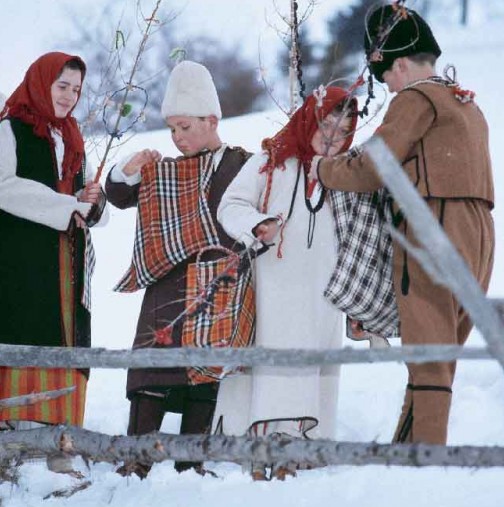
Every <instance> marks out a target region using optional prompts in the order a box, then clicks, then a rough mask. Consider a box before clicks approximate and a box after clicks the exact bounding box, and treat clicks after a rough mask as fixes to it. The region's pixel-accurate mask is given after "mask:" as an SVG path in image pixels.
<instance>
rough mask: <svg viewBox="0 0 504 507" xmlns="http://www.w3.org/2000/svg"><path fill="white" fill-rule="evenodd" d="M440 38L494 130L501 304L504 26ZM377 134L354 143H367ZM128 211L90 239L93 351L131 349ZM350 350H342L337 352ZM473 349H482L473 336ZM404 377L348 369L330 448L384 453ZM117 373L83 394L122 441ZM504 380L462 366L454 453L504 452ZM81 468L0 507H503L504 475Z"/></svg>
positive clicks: (27, 488)
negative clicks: (279, 477)
mask: <svg viewBox="0 0 504 507" xmlns="http://www.w3.org/2000/svg"><path fill="white" fill-rule="evenodd" d="M438 33H440V35H439V40H440V43H441V46H442V47H444V48H445V52H444V55H443V56H442V58H441V62H440V66H439V69H438V70H439V71H441V70H442V68H443V66H444V64H446V63H448V62H455V63H457V68H458V77H459V80H460V82H461V84H462V86H463V87H466V88H470V89H472V90H475V91H476V92H477V99H478V103H479V104H480V107H481V108H482V110H483V111H484V113H485V114H486V116H487V119H488V122H489V124H490V131H491V151H492V157H493V163H494V175H495V184H496V194H497V206H496V209H495V222H496V231H497V244H498V245H497V255H496V264H495V271H494V277H493V279H492V283H491V289H490V294H491V296H492V297H501V298H503V297H504V235H503V234H502V231H503V230H504V210H503V205H502V202H503V201H504V176H503V172H502V170H501V168H502V166H503V164H504V146H503V144H502V141H501V140H502V139H504V126H503V125H502V121H501V118H502V116H503V113H504V107H503V105H502V99H501V95H502V92H501V90H499V89H498V88H497V83H498V81H499V80H500V79H499V78H501V77H502V69H501V67H500V63H501V62H502V61H503V59H504V30H502V24H501V23H500V24H499V23H495V24H493V25H492V24H487V25H486V26H485V27H482V28H480V29H474V28H473V29H466V30H459V31H450V33H443V32H442V30H441V31H438ZM284 120H285V118H283V115H282V114H281V113H277V112H272V113H258V114H253V115H249V116H245V117H241V118H234V119H230V120H224V121H223V122H222V123H221V126H220V132H221V134H222V139H223V140H225V141H227V142H229V143H230V144H241V145H243V146H244V147H246V148H247V149H249V150H257V149H258V148H259V144H260V140H261V139H262V137H264V136H266V135H269V134H271V133H273V132H275V131H276V130H278V128H279V126H280V123H279V122H282V121H284ZM375 127H376V124H370V125H368V126H367V127H366V128H365V129H363V130H362V131H361V132H359V138H365V137H366V136H367V135H369V132H371V131H372V130H373V129H374V128H375ZM140 147H151V148H157V149H159V150H160V151H161V152H163V153H166V154H175V150H174V148H173V145H172V143H171V140H170V138H169V133H168V132H167V131H160V132H153V133H149V134H144V135H141V136H137V137H136V138H134V139H133V140H131V141H130V142H129V143H128V144H127V146H125V147H124V149H123V152H124V154H126V153H127V152H129V151H134V150H136V149H138V148H140ZM134 215H135V214H134V212H130V211H119V210H115V209H114V210H112V216H111V221H110V223H109V225H108V226H107V227H106V228H104V229H101V230H99V229H96V230H94V231H93V236H94V240H95V244H96V249H97V256H98V264H97V270H96V273H95V279H94V312H93V344H94V346H96V347H107V348H115V349H120V348H129V347H130V345H131V342H132V339H133V335H134V330H135V325H136V319H137V315H138V311H139V304H140V301H141V296H142V294H132V295H126V294H116V293H113V292H112V290H111V289H112V287H113V285H114V283H115V282H116V281H117V280H118V279H119V278H120V276H121V274H122V273H123V272H124V270H125V269H126V267H127V265H128V263H129V260H130V256H131V249H132V239H133V233H134V219H135V216H134ZM345 344H346V345H348V346H351V345H353V344H352V343H350V342H348V341H347V342H346V343H345ZM469 344H470V345H482V344H483V342H482V339H481V338H480V337H479V336H478V334H477V332H474V333H473V335H472V336H471V338H470V342H469ZM404 384H405V367H404V366H403V365H396V364H388V363H387V364H384V365H352V366H345V367H344V368H343V373H342V382H341V387H340V389H341V392H340V420H339V426H338V438H339V439H341V440H348V441H371V440H377V441H378V442H383V443H386V442H389V441H390V438H391V435H392V432H393V429H394V425H395V422H396V418H397V415H398V413H399V409H400V403H401V400H402V392H403V387H404ZM124 386H125V372H124V371H115V370H94V371H93V372H92V375H91V380H90V383H89V393H88V404H87V412H86V421H85V426H86V427H87V428H89V429H92V430H97V431H102V432H105V433H109V434H114V433H115V434H119V433H122V434H124V433H125V431H126V425H127V418H128V409H129V407H128V405H129V404H128V402H127V400H126V399H125V397H124ZM503 399H504V372H503V371H502V369H501V368H500V367H499V366H498V365H497V364H496V362H494V361H466V362H460V363H459V368H458V372H457V378H456V382H455V388H454V397H453V409H452V414H451V419H450V437H449V443H450V444H454V445H455V444H474V445H500V446H503V445H504V404H503V403H502V400H503ZM165 419H166V420H165V423H164V426H163V429H164V430H165V431H169V432H177V431H178V423H179V421H178V419H177V418H176V417H173V416H172V417H166V418H165ZM78 465H79V467H80V469H81V470H82V471H83V472H84V473H85V474H86V475H87V476H89V477H90V478H91V480H92V481H93V485H92V487H90V488H88V489H87V490H85V491H83V492H80V493H78V494H76V495H74V496H73V497H72V498H70V499H66V500H65V499H50V500H46V501H43V500H42V498H43V497H44V495H46V494H47V493H48V492H50V491H52V490H53V489H55V488H56V487H62V486H63V485H68V484H70V483H72V481H73V479H70V478H68V477H61V476H58V475H56V474H53V473H51V472H49V471H47V470H46V469H45V466H44V465H42V464H40V463H30V464H26V465H23V466H22V467H21V469H20V472H21V479H20V484H19V486H18V487H14V488H12V487H10V486H9V485H7V484H2V485H0V498H1V500H2V501H1V505H2V506H5V507H21V506H23V507H25V506H38V505H46V506H51V505H65V506H72V507H84V506H101V505H110V506H116V507H119V506H120V507H129V506H131V507H133V506H134V507H140V506H144V505H145V506H147V505H148V506H149V507H167V506H170V507H175V506H181V507H182V506H183V507H188V506H195V505H202V504H204V505H206V506H208V507H222V506H226V507H233V506H238V505H239V506H242V507H257V506H258V505H264V506H268V507H269V506H282V505H291V506H293V507H301V506H310V507H311V506H313V505H337V506H359V507H366V506H373V507H382V506H387V507H399V506H404V505H408V506H409V507H427V506H429V507H432V506H436V507H437V506H440V507H451V506H453V507H455V506H456V507H466V506H467V507H469V506H470V507H474V506H478V507H495V506H499V505H502V502H503V499H504V493H503V492H502V477H503V474H504V471H503V470H502V469H488V470H457V469H453V468H449V469H443V468H424V469H413V468H409V469H408V468H398V467H388V468H387V467H381V466H368V467H361V468H352V467H328V468H326V469H321V470H312V471H304V472H300V473H299V476H298V477H297V478H296V479H291V480H287V481H286V482H285V483H281V482H271V483H253V482H252V481H251V480H250V478H249V477H248V476H247V475H243V474H242V473H241V470H240V468H239V467H238V466H236V465H231V464H210V467H211V468H213V469H214V470H215V471H216V472H217V473H218V475H219V477H220V478H219V479H214V478H211V477H208V476H207V477H200V476H198V475H196V474H195V473H194V472H186V473H183V474H181V475H179V474H177V473H176V472H175V471H174V470H173V468H172V463H171V462H165V463H162V464H159V465H155V466H154V468H153V470H152V472H151V474H150V475H149V477H148V478H147V479H146V480H144V481H140V480H138V479H137V478H136V477H132V478H130V479H124V478H122V477H120V476H118V475H117V474H115V473H114V467H113V466H111V465H107V464H97V465H92V466H91V469H90V470H87V469H86V468H85V466H84V465H83V463H81V462H78Z"/></svg>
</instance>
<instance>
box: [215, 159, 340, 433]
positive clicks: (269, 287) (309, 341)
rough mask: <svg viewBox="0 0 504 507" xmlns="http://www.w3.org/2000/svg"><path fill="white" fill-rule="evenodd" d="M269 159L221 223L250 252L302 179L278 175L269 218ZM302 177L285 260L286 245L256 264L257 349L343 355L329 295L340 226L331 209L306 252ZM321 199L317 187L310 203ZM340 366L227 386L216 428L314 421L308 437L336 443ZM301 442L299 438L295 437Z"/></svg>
mask: <svg viewBox="0 0 504 507" xmlns="http://www.w3.org/2000/svg"><path fill="white" fill-rule="evenodd" d="M265 162H266V156H265V155H264V154H258V155H255V156H253V157H252V158H251V159H250V160H249V161H248V162H247V163H246V164H245V166H244V167H243V168H242V169H241V171H240V172H239V173H238V175H237V177H236V178H235V179H234V180H233V182H232V183H231V185H230V186H229V187H228V189H227V191H226V192H225V194H224V196H223V199H222V201H221V204H220V206H219V210H218V220H219V221H220V222H221V224H222V226H223V227H224V229H225V230H226V232H227V233H228V234H229V235H230V236H232V237H234V238H236V239H237V240H239V241H243V242H244V243H246V244H247V245H251V244H252V243H253V242H254V237H253V234H252V232H251V231H252V229H253V228H254V227H255V226H256V225H257V224H258V223H260V222H262V221H263V220H265V219H267V218H272V217H275V216H278V215H280V214H281V215H282V216H283V218H284V219H285V218H287V216H288V213H289V209H290V207H291V202H292V197H293V194H294V189H295V185H296V177H297V174H298V162H297V159H294V158H291V159H288V160H287V161H286V164H285V166H286V167H285V170H282V169H276V170H275V171H274V175H273V183H272V188H271V194H270V197H269V203H268V214H266V215H265V214H263V213H261V212H260V211H259V209H261V205H262V202H263V199H264V192H265V190H266V175H265V174H264V173H260V172H259V169H260V168H261V167H262V166H263V165H264V163H265ZM304 195H305V189H304V176H303V174H302V173H301V176H300V179H299V184H298V187H297V194H296V197H295V200H294V204H293V208H292V214H291V217H290V219H289V220H288V221H287V224H286V226H285V228H284V231H283V235H284V240H283V244H282V258H279V257H278V255H277V254H278V244H279V241H280V238H279V237H277V238H275V239H274V242H275V246H273V247H272V248H270V249H269V250H268V251H267V252H266V253H265V254H262V255H260V256H259V257H258V258H257V259H256V262H255V282H256V286H255V288H256V304H257V335H256V345H257V346H258V347H265V348H266V347H267V348H280V349H281V348H295V349H323V348H339V347H341V343H342V331H343V329H342V314H341V312H340V311H339V310H337V309H336V308H335V307H334V306H332V305H331V304H330V303H329V302H328V301H327V300H326V299H325V298H324V296H323V291H324V289H325V287H326V285H327V282H328V280H329V278H330V276H331V273H332V271H333V269H334V266H335V262H336V244H335V236H334V224H333V217H332V214H331V210H330V208H329V204H328V202H327V201H326V202H324V204H323V206H322V208H321V209H320V211H318V212H317V213H316V223H315V231H314V236H313V243H312V245H311V247H310V248H308V231H309V220H310V213H309V210H308V208H307V206H306V204H305V198H304ZM319 197H320V188H317V189H316V191H315V193H314V197H313V198H312V201H313V202H314V204H315V203H316V202H317V201H318V199H319ZM338 383H339V366H338V365H331V366H323V367H310V368H299V367H295V368H274V367H255V368H253V370H252V372H251V374H244V375H240V376H234V377H229V378H226V379H224V380H223V381H222V382H221V386H220V390H219V396H218V401H217V408H216V412H215V417H214V429H215V426H216V424H217V423H218V421H219V420H220V419H221V416H222V419H221V421H222V430H223V432H224V433H225V434H230V435H242V434H244V433H245V432H246V430H247V429H248V428H249V426H250V425H251V424H252V423H253V422H255V421H259V420H265V419H274V418H299V417H311V418H315V419H317V420H318V422H319V424H318V426H317V427H315V428H314V429H313V430H311V431H310V433H309V434H308V436H311V437H322V438H334V437H335V430H336V407H337V400H338ZM297 436H299V435H297Z"/></svg>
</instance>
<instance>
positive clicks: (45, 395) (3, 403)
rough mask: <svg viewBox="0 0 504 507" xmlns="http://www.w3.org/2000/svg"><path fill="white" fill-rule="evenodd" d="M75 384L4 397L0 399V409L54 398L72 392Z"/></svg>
mask: <svg viewBox="0 0 504 507" xmlns="http://www.w3.org/2000/svg"><path fill="white" fill-rule="evenodd" d="M74 391H75V386H71V387H65V388H63V389H56V390H55V391H44V392H41V393H30V394H26V395H24V396H15V397H13V398H5V399H3V400H0V410H3V409H5V408H12V407H23V406H25V405H34V404H35V403H39V402H41V401H49V400H55V399H56V398H59V397H60V396H66V395H67V394H70V393H73V392H74Z"/></svg>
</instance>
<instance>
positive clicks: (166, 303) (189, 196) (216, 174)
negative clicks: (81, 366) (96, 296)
mask: <svg viewBox="0 0 504 507" xmlns="http://www.w3.org/2000/svg"><path fill="white" fill-rule="evenodd" d="M161 112H162V115H163V118H164V119H165V120H166V123H167V126H168V128H169V129H170V131H171V134H172V139H173V141H174V143H175V145H176V147H177V148H178V149H179V150H180V151H181V152H182V153H183V155H184V157H179V158H178V159H170V158H167V159H163V164H164V165H163V164H158V165H157V166H156V165H155V164H150V163H152V162H158V161H159V160H160V159H161V155H160V154H159V153H158V152H156V151H151V150H148V149H147V150H143V151H140V152H138V153H135V154H134V155H132V156H131V157H129V158H127V159H125V160H124V161H123V162H122V163H120V164H118V165H117V166H115V167H114V168H113V169H112V171H111V172H110V174H109V176H108V179H107V182H106V187H105V188H106V192H107V196H108V198H109V200H110V202H111V203H112V204H113V205H115V206H117V207H119V208H121V209H124V208H129V207H134V206H137V205H138V207H139V215H138V218H137V237H136V242H135V254H134V259H135V256H136V258H137V259H140V261H138V263H137V264H134V263H133V264H132V268H130V270H129V271H128V273H127V274H126V276H125V277H124V278H123V280H121V282H119V284H118V286H117V287H116V290H119V291H125V292H130V291H133V290H137V289H139V288H143V287H146V291H145V296H144V299H143V303H142V308H141V312H140V317H139V320H138V325H137V332H136V336H135V341H134V344H133V348H141V347H181V346H183V344H184V337H186V338H187V337H189V339H190V340H191V345H192V344H195V345H196V343H194V342H196V341H198V339H199V338H195V336H194V335H195V334H196V333H198V332H199V334H198V335H197V336H198V337H201V336H205V337H206V336H208V335H211V334H212V333H213V334H214V335H217V337H218V338H219V339H221V342H222V343H223V342H224V341H225V340H227V339H228V338H229V335H230V333H232V332H235V331H236V329H230V328H231V326H228V327H225V326H223V322H224V319H222V318H221V315H219V316H218V317H216V318H214V319H213V320H212V318H207V317H208V314H209V313H210V311H209V308H207V310H206V312H205V313H204V315H200V316H199V317H198V316H196V317H194V318H192V319H189V314H188V308H190V307H189V306H188V305H191V296H190V293H192V292H196V291H197V290H199V289H200V287H196V284H195V283H192V282H191V280H193V277H192V275H190V273H194V272H195V271H196V269H198V268H197V265H198V266H199V265H200V263H199V262H198V263H197V262H196V261H197V252H198V251H199V249H200V245H203V247H205V246H207V244H209V245H210V246H217V247H224V248H226V249H228V250H235V251H236V250H237V246H236V242H235V241H234V240H233V239H232V238H230V237H229V236H228V235H227V234H226V233H225V232H224V230H223V229H222V227H221V226H220V224H219V223H218V222H217V218H216V213H217V207H218V205H219V203H220V199H221V197H222V195H223V193H224V191H225V190H226V188H227V186H228V185H229V183H230V182H231V181H232V179H233V178H234V177H235V176H236V174H237V173H238V171H239V170H240V168H241V167H242V165H243V164H244V163H245V162H246V160H247V159H248V158H249V156H250V154H249V153H247V152H245V151H244V150H243V149H242V148H235V147H231V146H227V145H226V144H223V143H222V141H221V140H220V137H219V134H218V130H217V129H218V122H219V119H220V118H221V109H220V104H219V99H218V96H217V92H216V89H215V85H214V83H213V80H212V77H211V75H210V73H209V72H208V70H207V69H206V68H205V67H204V66H202V65H200V64H198V63H195V62H191V61H184V62H181V63H179V64H178V65H177V66H176V67H175V68H174V69H173V71H172V73H171V75H170V78H169V80H168V85H167V89H166V94H165V98H164V101H163V105H162V111H161ZM198 160H199V161H203V162H204V163H203V164H201V162H200V165H199V166H197V165H195V164H197V163H198ZM207 161H211V162H210V163H207ZM149 164H150V165H151V168H154V171H163V167H164V170H165V171H171V172H169V173H166V172H165V174H169V175H171V176H169V177H168V179H167V180H164V182H163V183H162V185H164V186H162V188H163V192H161V193H160V196H158V197H159V202H158V204H156V206H158V208H162V210H163V211H162V213H164V214H162V215H160V216H162V218H161V219H160V220H159V222H161V223H160V224H159V223H158V224H156V223H154V220H153V218H152V215H151V214H150V213H151V212H152V209H151V208H149V210H148V214H147V217H148V218H147V219H146V221H145V222H146V223H144V224H142V220H143V216H142V214H141V211H140V210H141V206H142V203H144V205H145V206H146V207H149V206H150V205H151V202H150V201H151V200H152V199H151V197H152V196H151V195H147V194H145V192H144V190H143V189H145V187H146V186H147V183H146V179H147V176H148V174H152V172H150V173H149ZM156 167H157V169H156ZM188 174H189V176H187V175H188ZM191 175H192V176H191ZM141 182H142V185H141ZM177 182H178V183H177ZM153 186H155V187H156V188H157V187H161V183H160V181H159V180H154V185H153ZM141 187H142V188H141ZM166 189H168V190H166ZM154 211H159V209H157V208H156V209H155V210H154ZM139 223H140V226H139ZM139 227H140V229H139ZM142 227H144V228H143V229H142ZM156 227H158V228H160V229H163V228H164V229H163V230H162V233H161V234H158V236H164V235H168V234H172V236H170V238H172V237H173V236H175V237H176V238H175V239H173V240H170V239H169V240H167V243H165V244H164V245H163V246H162V248H160V249H158V250H155V249H151V251H147V250H146V248H147V247H146V245H145V237H146V236H148V235H149V234H150V230H151V229H152V228H156ZM203 230H204V231H205V232H206V234H205V233H202V232H201V231H203ZM139 232H140V234H139ZM200 233H201V234H202V237H201V238H198V237H197V236H198V234H200ZM139 238H140V239H139ZM200 239H201V241H200ZM195 245H196V246H195ZM153 250H154V251H153ZM166 250H168V253H169V255H170V259H175V261H174V262H173V263H172V265H169V266H167V267H166V268H165V269H162V270H161V269H160V267H159V262H158V258H159V257H160V256H162V255H163V252H164V253H166V252H165V251H166ZM139 251H141V252H142V254H141V255H138V252H139ZM160 252H161V253H160ZM217 253H218V252H214V251H213V252H209V256H210V258H208V257H207V261H208V263H207V265H206V266H207V268H208V269H209V266H210V265H211V264H212V262H213V263H215V262H216V260H217V258H218V256H217V257H216V255H215V254H217ZM151 254H153V258H154V261H153V262H152V263H151V265H149V266H146V265H143V266H142V262H143V259H144V258H147V256H148V255H151ZM207 268H205V269H207ZM142 276H144V278H145V279H142ZM250 290H251V289H250ZM216 297H218V296H216ZM192 299H194V298H192ZM252 300H253V298H252ZM208 306H209V307H212V308H214V307H215V306H217V303H215V304H211V305H208ZM195 308H196V306H194V307H193V309H195ZM194 313H196V312H194ZM247 317H248V324H249V327H248V328H247V330H246V331H247V332H248V331H250V332H251V333H252V332H253V319H254V312H253V308H252V309H251V311H250V313H249V314H248V316H247ZM190 321H191V322H190ZM201 322H203V325H205V326H206V327H205V328H204V329H201V328H198V325H199V324H198V323H201ZM197 345H199V346H201V343H198V344H197ZM189 371H190V370H188V369H186V368H146V369H132V370H129V371H128V379H127V386H126V392H127V397H128V399H129V400H130V401H131V408H130V417H129V425H128V435H143V434H146V433H149V432H151V431H157V430H159V429H160V427H161V424H162V421H163V417H164V414H165V412H174V413H179V414H181V415H182V421H181V429H180V433H181V434H202V433H206V432H208V431H209V430H210V427H211V423H212V417H213V413H214V410H215V403H216V399H217V389H218V385H219V383H218V381H217V380H218V376H216V377H215V378H209V377H203V379H201V378H200V377H201V376H198V372H196V375H193V376H192V377H191V376H190V375H189ZM192 373H194V371H193V372H192ZM175 468H176V470H177V471H179V472H182V471H184V470H187V469H189V468H195V469H196V471H199V472H200V473H204V472H205V470H204V469H203V468H202V467H201V463H193V462H176V463H175ZM149 469H150V466H148V465H147V464H145V463H126V464H125V465H124V466H123V467H121V468H120V469H118V473H120V474H122V475H129V474H130V473H132V472H134V473H136V474H137V475H138V476H140V477H141V478H143V477H145V476H146V475H147V473H148V471H149Z"/></svg>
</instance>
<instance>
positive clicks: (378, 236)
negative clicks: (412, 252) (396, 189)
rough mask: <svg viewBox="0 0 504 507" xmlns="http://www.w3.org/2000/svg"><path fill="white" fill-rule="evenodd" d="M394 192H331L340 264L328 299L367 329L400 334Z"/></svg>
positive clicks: (378, 332)
mask: <svg viewBox="0 0 504 507" xmlns="http://www.w3.org/2000/svg"><path fill="white" fill-rule="evenodd" d="M388 196H389V194H388V193H387V191H386V190H385V189H380V190H378V191H377V192H374V193H353V192H340V191H336V190H332V191H329V198H330V203H331V208H332V212H333V216H334V221H335V232H336V237H337V240H338V255H337V263H336V267H335V270H334V272H333V275H332V276H331V280H330V281H329V284H328V286H327V288H326V290H325V292H324V295H325V297H326V298H328V299H329V301H331V302H332V303H333V304H334V305H336V306H337V307H338V308H339V309H340V310H341V311H343V312H345V313H346V314H347V315H348V316H349V317H350V318H352V319H353V320H358V321H361V322H362V326H363V328H364V329H365V330H366V331H370V332H372V333H377V334H379V335H381V336H397V335H398V328H399V315H398V310H397V304H396V299H395V294H394V287H393V282H392V269H393V266H392V238H391V236H390V233H389V232H388V231H387V228H386V226H385V223H386V222H389V223H392V216H391V211H390V207H389V206H388V203H387V201H388Z"/></svg>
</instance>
